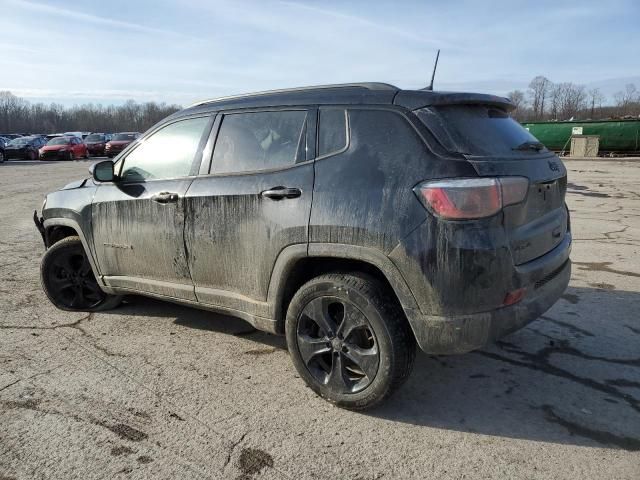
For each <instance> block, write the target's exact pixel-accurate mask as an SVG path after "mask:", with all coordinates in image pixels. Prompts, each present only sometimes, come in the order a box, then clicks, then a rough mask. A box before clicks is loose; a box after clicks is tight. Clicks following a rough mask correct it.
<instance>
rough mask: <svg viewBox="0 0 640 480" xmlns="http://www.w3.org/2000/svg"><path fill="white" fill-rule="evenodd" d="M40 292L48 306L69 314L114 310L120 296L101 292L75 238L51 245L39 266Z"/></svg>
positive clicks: (64, 239)
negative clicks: (45, 297) (48, 302)
mask: <svg viewBox="0 0 640 480" xmlns="http://www.w3.org/2000/svg"><path fill="white" fill-rule="evenodd" d="M40 281H41V283H42V289H43V290H44V293H45V294H46V295H47V297H48V298H49V300H50V301H51V303H53V304H54V305H55V306H56V307H57V308H59V309H60V310H67V311H70V312H97V311H100V310H109V309H112V308H115V307H117V306H118V305H119V304H120V302H121V300H122V297H120V296H117V295H110V294H108V293H105V292H103V291H102V289H101V288H100V286H99V285H98V282H97V281H96V278H95V275H94V274H93V270H92V269H91V264H90V263H89V259H88V258H87V255H86V252H85V250H84V247H83V246H82V242H81V241H80V238H79V237H76V236H72V237H66V238H63V239H62V240H60V241H58V242H56V243H55V244H54V245H52V246H51V247H50V248H49V249H48V250H47V251H46V253H45V254H44V256H43V257H42V262H41V264H40Z"/></svg>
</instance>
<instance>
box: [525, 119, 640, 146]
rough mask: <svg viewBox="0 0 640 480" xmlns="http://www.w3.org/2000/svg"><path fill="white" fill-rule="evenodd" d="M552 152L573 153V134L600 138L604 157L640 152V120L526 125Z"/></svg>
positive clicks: (533, 123) (534, 123)
mask: <svg viewBox="0 0 640 480" xmlns="http://www.w3.org/2000/svg"><path fill="white" fill-rule="evenodd" d="M522 125H523V126H524V128H526V129H527V130H529V132H531V134H532V135H533V136H534V137H536V138H537V139H538V140H540V142H542V143H543V144H544V146H545V147H547V148H548V149H549V150H555V151H560V150H563V149H564V150H567V151H568V150H569V148H570V146H571V145H570V141H569V139H570V138H571V135H572V134H576V135H598V136H600V153H605V152H620V153H632V152H640V120H601V121H597V120H588V121H583V122H581V121H571V122H528V123H523V124H522Z"/></svg>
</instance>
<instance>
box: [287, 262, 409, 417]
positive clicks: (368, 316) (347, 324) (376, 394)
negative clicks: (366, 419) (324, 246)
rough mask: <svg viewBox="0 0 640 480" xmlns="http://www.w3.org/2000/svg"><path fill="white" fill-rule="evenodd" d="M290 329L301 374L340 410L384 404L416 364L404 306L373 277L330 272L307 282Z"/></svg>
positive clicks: (289, 321) (291, 309)
mask: <svg viewBox="0 0 640 480" xmlns="http://www.w3.org/2000/svg"><path fill="white" fill-rule="evenodd" d="M285 330H286V335H287V345H288V348H289V353H290V355H291V358H292V361H293V364H294V366H295V367H296V369H297V370H298V373H299V374H300V376H301V377H302V378H303V379H304V381H305V382H306V383H307V385H308V386H309V387H310V388H311V389H312V390H313V391H314V392H316V393H317V394H318V395H320V396H321V397H323V398H325V399H326V400H328V401H330V402H331V403H335V404H336V405H338V406H340V407H344V408H348V409H352V410H364V409H366V408H370V407H372V406H374V405H376V404H378V403H380V402H382V401H383V400H385V399H386V398H387V397H388V396H389V395H391V394H392V393H393V392H394V391H395V390H396V389H397V388H398V387H399V386H400V385H402V383H403V382H404V381H405V380H406V379H407V377H408V376H409V374H410V373H411V369H412V367H413V361H414V358H415V352H416V344H415V339H414V337H413V333H412V332H411V329H410V328H409V325H408V323H407V320H406V318H405V317H404V314H403V312H402V310H401V308H400V306H399V305H398V303H397V301H396V300H395V299H394V298H392V297H391V296H390V295H389V292H387V290H386V289H385V287H384V286H383V285H382V284H381V283H380V282H379V281H378V280H376V279H375V278H373V277H370V276H368V275H365V274H360V273H344V274H327V275H322V276H319V277H316V278H314V279H313V280H311V281H309V282H307V283H306V284H304V285H303V286H302V287H301V288H300V290H298V292H297V293H296V294H295V295H294V297H293V299H292V300H291V303H290V304H289V309H288V311H287V318H286V324H285Z"/></svg>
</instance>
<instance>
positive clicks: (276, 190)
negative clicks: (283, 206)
mask: <svg viewBox="0 0 640 480" xmlns="http://www.w3.org/2000/svg"><path fill="white" fill-rule="evenodd" d="M260 195H262V196H263V197H265V198H270V199H272V200H282V199H283V198H297V197H299V196H300V195H302V190H300V189H299V188H291V187H273V188H270V189H269V190H265V191H264V192H262V193H260Z"/></svg>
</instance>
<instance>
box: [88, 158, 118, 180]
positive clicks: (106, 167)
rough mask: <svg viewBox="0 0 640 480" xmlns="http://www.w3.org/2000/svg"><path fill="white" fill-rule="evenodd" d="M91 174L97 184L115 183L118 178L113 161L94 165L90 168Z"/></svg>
mask: <svg viewBox="0 0 640 480" xmlns="http://www.w3.org/2000/svg"><path fill="white" fill-rule="evenodd" d="M89 173H90V174H91V176H92V177H93V179H94V180H95V181H96V182H113V181H114V180H115V177H116V176H115V174H114V173H113V162H112V161H111V160H104V161H102V162H98V163H94V164H93V165H91V166H90V167H89Z"/></svg>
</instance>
